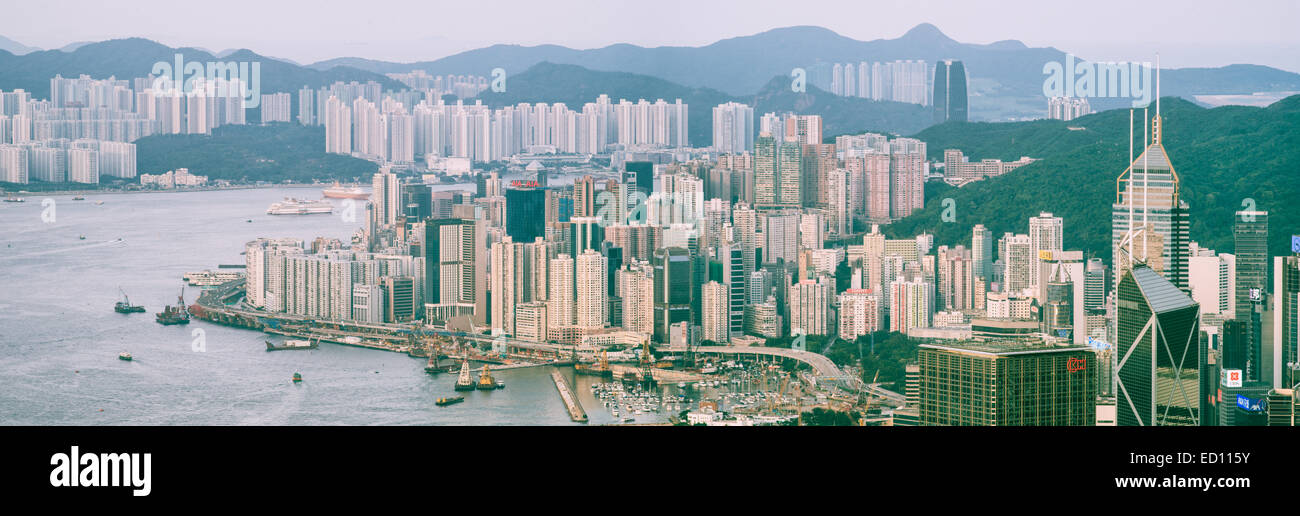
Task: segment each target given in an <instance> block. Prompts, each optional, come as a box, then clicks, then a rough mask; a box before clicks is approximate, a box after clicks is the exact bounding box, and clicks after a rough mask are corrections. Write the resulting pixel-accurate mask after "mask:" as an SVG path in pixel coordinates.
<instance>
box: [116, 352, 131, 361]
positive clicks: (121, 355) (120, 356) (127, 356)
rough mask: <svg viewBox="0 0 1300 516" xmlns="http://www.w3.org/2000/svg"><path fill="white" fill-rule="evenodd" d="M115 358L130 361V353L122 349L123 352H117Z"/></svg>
mask: <svg viewBox="0 0 1300 516" xmlns="http://www.w3.org/2000/svg"><path fill="white" fill-rule="evenodd" d="M117 359H118V360H125V361H127V362H130V361H131V353H128V352H126V351H123V352H121V353H118V354H117Z"/></svg>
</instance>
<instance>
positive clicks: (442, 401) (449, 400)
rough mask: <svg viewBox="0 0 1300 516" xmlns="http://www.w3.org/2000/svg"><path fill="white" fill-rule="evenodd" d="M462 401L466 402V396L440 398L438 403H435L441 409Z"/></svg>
mask: <svg viewBox="0 0 1300 516" xmlns="http://www.w3.org/2000/svg"><path fill="white" fill-rule="evenodd" d="M462 401H465V397H464V396H455V397H451V398H438V401H436V402H434V403H436V404H437V405H438V406H439V407H445V406H447V405H454V404H457V403H460V402H462Z"/></svg>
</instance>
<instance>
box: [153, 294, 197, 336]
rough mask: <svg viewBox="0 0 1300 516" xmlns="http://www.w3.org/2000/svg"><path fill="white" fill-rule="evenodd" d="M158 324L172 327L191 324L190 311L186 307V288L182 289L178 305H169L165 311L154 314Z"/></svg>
mask: <svg viewBox="0 0 1300 516" xmlns="http://www.w3.org/2000/svg"><path fill="white" fill-rule="evenodd" d="M154 315H155V316H156V318H157V321H158V324H161V325H163V326H171V325H173V324H189V323H190V311H189V309H188V308H186V307H185V287H181V295H180V296H179V297H178V298H177V304H176V305H174V306H173V305H167V307H166V308H163V311H161V312H158V313H157V314H154Z"/></svg>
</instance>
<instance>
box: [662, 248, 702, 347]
mask: <svg viewBox="0 0 1300 516" xmlns="http://www.w3.org/2000/svg"><path fill="white" fill-rule="evenodd" d="M653 263H654V339H655V341H656V342H668V337H669V332H670V330H669V327H670V326H672V325H674V324H677V323H679V322H683V321H685V322H690V321H691V320H692V319H693V318H694V317H693V316H692V315H691V302H692V300H693V299H694V295H693V294H694V292H693V291H694V289H692V288H691V279H692V277H693V272H692V267H691V256H690V252H689V251H687V250H686V249H685V248H681V247H666V248H662V249H656V250H655V252H654V262H653Z"/></svg>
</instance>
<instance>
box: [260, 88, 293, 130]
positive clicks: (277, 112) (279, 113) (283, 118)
mask: <svg viewBox="0 0 1300 516" xmlns="http://www.w3.org/2000/svg"><path fill="white" fill-rule="evenodd" d="M291 102H293V100H292V98H291V96H290V95H289V94H288V93H267V94H263V95H262V99H261V101H260V105H259V106H258V107H259V108H260V109H261V111H262V113H261V114H262V124H267V123H270V122H288V121H289V112H290V111H292V110H293V108H292V107H291V106H290V103H291Z"/></svg>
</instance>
